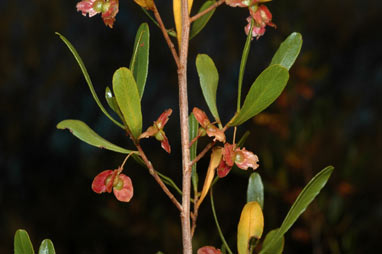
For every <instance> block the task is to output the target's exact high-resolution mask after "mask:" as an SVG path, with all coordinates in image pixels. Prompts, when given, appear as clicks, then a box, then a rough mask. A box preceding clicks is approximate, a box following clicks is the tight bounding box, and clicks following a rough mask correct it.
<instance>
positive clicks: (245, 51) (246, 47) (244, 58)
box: [236, 19, 254, 112]
mask: <svg viewBox="0 0 382 254" xmlns="http://www.w3.org/2000/svg"><path fill="white" fill-rule="evenodd" d="M253 26H254V20H253V19H251V25H250V28H249V31H252V27H253ZM251 41H252V33H248V35H247V39H246V40H245V45H244V49H243V54H242V55H241V61H240V71H239V79H238V85H237V105H236V112H239V111H240V105H241V88H242V86H243V78H244V72H245V67H246V65H247V59H248V54H249V50H250V49H251Z"/></svg>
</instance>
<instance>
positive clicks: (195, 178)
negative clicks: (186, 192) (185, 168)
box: [188, 113, 199, 194]
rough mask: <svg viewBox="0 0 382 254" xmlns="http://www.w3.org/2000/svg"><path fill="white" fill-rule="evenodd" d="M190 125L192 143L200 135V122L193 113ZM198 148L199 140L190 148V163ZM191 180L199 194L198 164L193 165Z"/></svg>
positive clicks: (189, 121) (189, 119) (189, 120)
mask: <svg viewBox="0 0 382 254" xmlns="http://www.w3.org/2000/svg"><path fill="white" fill-rule="evenodd" d="M188 124H189V131H190V141H191V140H193V139H194V138H195V137H196V136H197V135H198V127H199V124H198V121H196V118H195V116H194V114H193V113H191V114H190V117H189V118H188ZM197 146H198V140H195V142H194V143H193V144H192V146H191V148H190V161H193V160H194V159H195V157H196V153H197ZM191 180H192V185H193V188H194V193H195V194H196V193H197V192H198V182H199V177H198V172H197V170H196V163H194V164H193V165H192V173H191Z"/></svg>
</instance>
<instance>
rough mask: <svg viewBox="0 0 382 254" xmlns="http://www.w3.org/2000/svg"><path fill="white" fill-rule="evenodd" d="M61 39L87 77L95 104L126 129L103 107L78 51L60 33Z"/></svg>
mask: <svg viewBox="0 0 382 254" xmlns="http://www.w3.org/2000/svg"><path fill="white" fill-rule="evenodd" d="M56 34H57V35H58V36H59V37H60V39H61V40H62V41H63V42H64V43H65V44H66V46H67V47H68V48H69V50H70V52H72V54H73V56H74V58H75V59H76V61H77V63H78V65H79V66H80V68H81V71H82V74H83V75H84V77H85V80H86V83H87V84H88V86H89V89H90V92H91V94H92V96H93V98H94V100H95V102H96V103H97V105H98V107H99V108H100V109H101V111H102V112H103V113H104V114H105V115H106V116H107V117H108V118H109V119H110V120H111V121H112V122H113V123H115V124H116V125H117V126H119V127H121V128H122V129H125V126H124V125H123V124H121V123H119V122H118V121H117V120H115V119H114V118H113V117H112V116H111V115H110V114H109V113H108V112H107V111H106V109H105V108H104V106H103V105H102V103H101V101H100V100H99V99H98V96H97V94H96V92H95V90H94V86H93V83H92V81H91V79H90V76H89V73H88V71H87V70H86V67H85V64H84V62H83V61H82V59H81V57H80V55H79V54H78V52H77V50H76V49H75V48H74V47H73V45H72V44H71V43H70V42H69V41H68V39H66V38H65V37H64V36H63V35H61V34H60V33H56Z"/></svg>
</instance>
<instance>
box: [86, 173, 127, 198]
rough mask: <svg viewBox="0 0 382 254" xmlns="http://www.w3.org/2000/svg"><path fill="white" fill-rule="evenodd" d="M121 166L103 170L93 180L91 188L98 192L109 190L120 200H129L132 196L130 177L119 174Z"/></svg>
mask: <svg viewBox="0 0 382 254" xmlns="http://www.w3.org/2000/svg"><path fill="white" fill-rule="evenodd" d="M121 171H122V168H118V169H114V170H110V169H109V170H105V171H102V172H101V173H99V174H98V175H97V176H96V177H95V178H94V180H93V183H92V190H93V191H94V192H96V193H98V194H101V193H104V192H109V193H110V192H111V191H112V190H113V193H114V195H115V197H116V198H117V199H118V200H119V201H122V202H129V201H130V199H131V198H132V197H133V194H134V189H133V184H132V182H131V179H130V177H128V176H127V175H124V174H121Z"/></svg>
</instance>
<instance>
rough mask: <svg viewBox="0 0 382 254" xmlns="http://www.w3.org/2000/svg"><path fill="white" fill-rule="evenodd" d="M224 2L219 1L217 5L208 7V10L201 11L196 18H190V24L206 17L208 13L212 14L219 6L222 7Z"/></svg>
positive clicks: (222, 0) (223, 0)
mask: <svg viewBox="0 0 382 254" xmlns="http://www.w3.org/2000/svg"><path fill="white" fill-rule="evenodd" d="M224 2H225V0H219V1H217V2H216V3H214V4H213V5H211V6H210V7H208V8H207V9H205V10H204V11H201V12H199V13H198V14H196V15H195V16H192V17H191V18H190V23H192V22H194V21H195V20H197V19H198V18H200V17H201V16H204V15H206V14H207V13H208V12H210V11H212V10H213V9H215V8H217V7H218V6H220V5H222V4H223V3H224Z"/></svg>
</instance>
